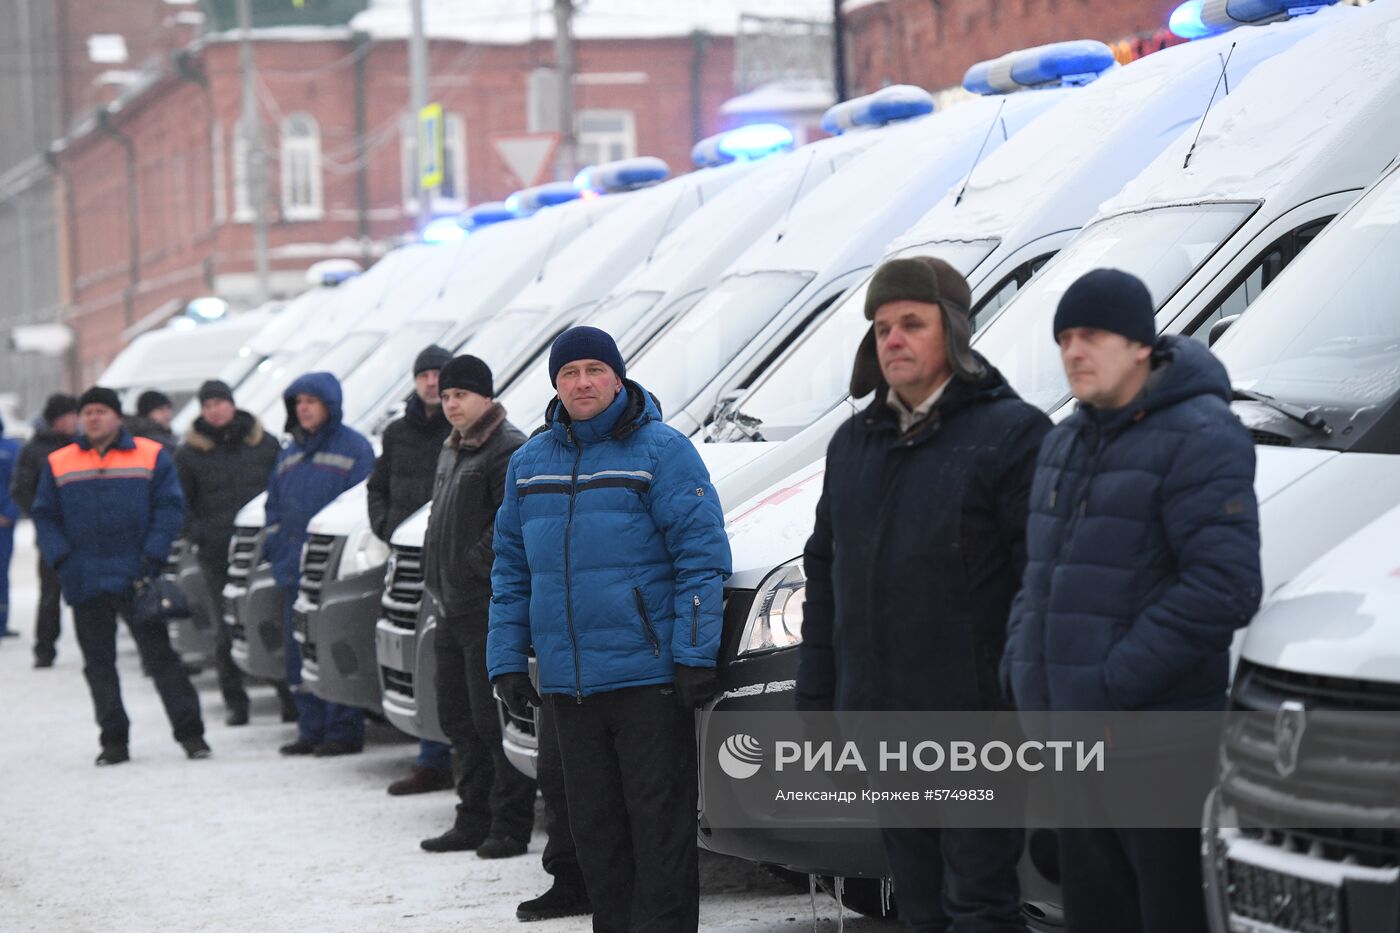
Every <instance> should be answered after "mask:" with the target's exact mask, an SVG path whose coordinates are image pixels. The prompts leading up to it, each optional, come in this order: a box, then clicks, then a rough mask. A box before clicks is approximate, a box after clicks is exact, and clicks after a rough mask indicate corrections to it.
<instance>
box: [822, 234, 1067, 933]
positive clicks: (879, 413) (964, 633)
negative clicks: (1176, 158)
mask: <svg viewBox="0 0 1400 933" xmlns="http://www.w3.org/2000/svg"><path fill="white" fill-rule="evenodd" d="M970 304H971V294H970V291H969V289H968V285H967V282H966V280H964V279H963V277H962V276H961V275H959V274H958V272H957V270H956V269H954V268H953V267H952V266H951V265H949V264H948V263H946V262H943V261H942V260H939V259H932V258H929V257H915V258H908V259H895V260H891V261H890V262H887V263H885V264H884V265H882V266H881V267H880V268H879V269H878V270H877V271H876V273H875V275H874V277H873V278H872V279H871V282H870V288H869V290H868V291H867V292H866V302H865V316H866V318H867V319H869V320H871V321H872V322H873V324H872V327H871V329H870V332H869V334H867V336H866V339H865V342H864V343H863V344H862V345H861V348H860V350H859V351H858V353H857V360H856V367H855V373H854V375H853V378H852V386H851V394H852V395H854V396H856V397H860V396H862V395H864V394H866V393H867V392H869V391H870V390H871V389H874V390H875V398H874V401H872V402H871V403H870V405H869V406H868V407H867V408H866V409H865V410H864V411H862V412H860V413H858V414H856V415H855V416H854V417H852V418H851V419H850V420H849V421H847V422H846V423H845V424H844V425H842V426H841V427H840V428H839V429H837V431H836V435H835V436H834V437H833V438H832V440H831V445H830V447H829V448H828V450H827V460H826V480H825V487H824V488H823V490H822V497H821V500H820V502H819V503H818V505H817V515H816V526H815V529H814V531H813V534H812V537H811V539H810V540H809V541H808V542H807V547H806V551H805V555H804V563H805V567H806V572H807V601H806V606H805V621H804V623H803V626H802V645H801V648H800V649H799V654H798V672H797V702H798V706H799V708H801V709H809V710H995V709H1004V708H1006V701H1005V698H1004V697H1003V696H1002V695H1001V691H1000V689H999V687H998V685H997V664H998V662H999V661H1000V659H1001V652H1002V645H1003V642H1004V639H1005V636H1006V613H1007V610H1008V609H1009V608H1010V606H1011V600H1012V598H1013V597H1014V596H1015V593H1016V588H1017V585H1018V584H1019V582H1020V579H1021V569H1022V567H1023V566H1024V562H1025V547H1024V536H1025V526H1026V497H1027V494H1028V492H1029V489H1030V482H1031V474H1032V470H1033V468H1034V465H1035V454H1036V450H1037V449H1038V448H1039V446H1040V441H1041V439H1042V438H1043V437H1044V436H1045V434H1046V432H1047V431H1048V430H1049V429H1050V421H1049V419H1048V418H1046V417H1045V415H1044V414H1043V413H1042V412H1040V411H1039V410H1038V409H1036V408H1035V407H1033V406H1031V405H1029V404H1027V403H1026V402H1024V401H1022V400H1021V399H1020V398H1019V397H1018V396H1017V395H1016V393H1015V392H1014V391H1012V389H1011V387H1010V386H1008V385H1007V384H1006V381H1005V380H1004V379H1003V378H1002V376H1001V374H1000V373H998V372H997V371H996V370H995V369H993V368H992V367H991V365H990V364H988V363H987V361H986V360H984V359H983V358H982V357H981V356H979V355H977V354H976V353H973V352H972V350H971V349H970V347H969V340H970V336H971V326H970V323H969V320H968V308H969V306H970ZM881 835H882V838H883V841H884V846H885V854H886V856H887V857H888V859H889V864H890V873H891V875H892V876H893V878H894V885H895V896H896V897H897V898H898V900H899V913H900V917H901V918H902V919H904V920H906V921H907V923H908V924H909V927H910V929H912V930H916V931H924V930H928V931H933V930H947V929H956V930H966V931H969V933H971V931H976V933H1012V931H1024V930H1025V923H1024V922H1023V920H1022V919H1021V898H1020V886H1019V883H1018V881H1017V876H1016V863H1017V862H1018V860H1019V859H1020V857H1021V848H1022V844H1023V833H1022V832H1021V830H1019V829H944V830H938V829H886V830H883V832H882V834H881ZM940 866H941V867H940Z"/></svg>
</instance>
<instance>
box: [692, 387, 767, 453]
mask: <svg viewBox="0 0 1400 933" xmlns="http://www.w3.org/2000/svg"><path fill="white" fill-rule="evenodd" d="M761 424H763V419H762V418H755V417H754V416H753V415H746V414H744V413H743V412H742V411H740V410H739V399H738V398H737V397H736V398H728V399H723V400H722V401H721V402H720V403H719V404H718V405H716V406H715V413H714V416H713V417H712V418H711V419H710V431H709V436H708V437H707V438H706V440H707V441H728V440H734V439H735V438H733V436H732V435H733V434H736V433H737V434H738V435H739V436H740V437H742V438H743V439H744V440H746V441H760V442H761V441H762V440H763V435H762V434H761V433H759V430H758V426H759V425H761ZM726 428H728V429H729V430H725V429H726ZM725 435H730V436H728V437H726V436H725Z"/></svg>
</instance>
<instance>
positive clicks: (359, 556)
mask: <svg viewBox="0 0 1400 933" xmlns="http://www.w3.org/2000/svg"><path fill="white" fill-rule="evenodd" d="M388 560H389V545H387V544H385V543H384V542H383V541H380V540H379V538H378V537H376V536H375V534H374V532H373V531H370V530H369V529H368V528H363V529H361V530H359V531H356V532H354V533H353V534H351V535H350V537H349V538H348V539H346V541H345V550H343V551H341V552H340V565H339V567H337V568H336V574H335V578H336V579H337V580H344V579H345V578H346V577H353V576H354V575H355V574H357V573H365V572H366V571H370V570H375V569H377V568H382V567H383V566H384V564H385V563H386V562H387V561H388Z"/></svg>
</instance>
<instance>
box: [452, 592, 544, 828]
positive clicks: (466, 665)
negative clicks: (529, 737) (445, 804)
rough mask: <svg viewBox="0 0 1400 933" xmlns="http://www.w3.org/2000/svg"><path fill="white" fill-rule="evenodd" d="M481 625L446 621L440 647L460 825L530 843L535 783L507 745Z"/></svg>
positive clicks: (461, 621) (458, 824) (484, 632)
mask: <svg viewBox="0 0 1400 933" xmlns="http://www.w3.org/2000/svg"><path fill="white" fill-rule="evenodd" d="M473 621H475V620H473ZM480 628H481V630H480V631H479V632H478V631H476V630H475V629H476V626H473V625H472V624H471V622H470V621H468V620H465V619H443V620H442V621H441V622H440V623H439V624H438V628H437V642H436V643H435V646H434V653H435V656H436V660H437V701H438V719H439V721H440V722H441V723H442V731H443V732H445V733H447V737H448V738H449V739H451V740H452V753H453V762H452V770H453V777H454V778H455V779H456V782H457V799H458V803H457V824H456V825H457V828H458V829H460V830H462V831H463V832H465V833H468V834H471V835H482V834H485V835H490V836H494V837H496V838H497V839H518V840H520V841H521V842H529V841H530V833H531V831H532V830H533V829H534V825H535V782H534V781H532V780H530V779H529V778H528V777H526V776H525V775H523V774H521V773H520V772H519V771H518V770H516V768H515V766H514V765H512V764H511V763H510V761H509V760H507V758H506V753H505V750H504V749H503V748H501V719H500V713H498V712H497V710H496V697H495V694H494V693H493V692H492V689H491V681H490V679H489V678H488V677H487V675H486V631H485V627H484V626H481V627H480Z"/></svg>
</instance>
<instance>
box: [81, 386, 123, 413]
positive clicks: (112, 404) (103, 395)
mask: <svg viewBox="0 0 1400 933" xmlns="http://www.w3.org/2000/svg"><path fill="white" fill-rule="evenodd" d="M89 405H106V406H107V407H108V408H110V409H112V411H114V412H116V413H117V414H119V415H120V414H121V413H122V400H121V399H120V398H118V397H117V393H116V392H113V391H112V390H111V389H109V388H107V387H106V386H93V387H92V388H91V389H88V390H87V391H86V392H84V393H83V394H82V395H81V396H79V398H78V411H82V410H83V409H84V408H86V407H88V406H89Z"/></svg>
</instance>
